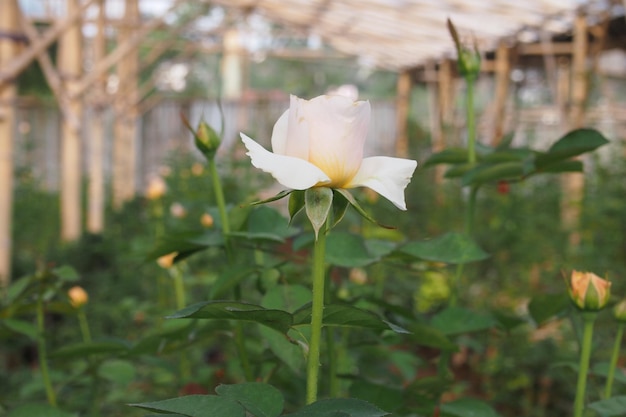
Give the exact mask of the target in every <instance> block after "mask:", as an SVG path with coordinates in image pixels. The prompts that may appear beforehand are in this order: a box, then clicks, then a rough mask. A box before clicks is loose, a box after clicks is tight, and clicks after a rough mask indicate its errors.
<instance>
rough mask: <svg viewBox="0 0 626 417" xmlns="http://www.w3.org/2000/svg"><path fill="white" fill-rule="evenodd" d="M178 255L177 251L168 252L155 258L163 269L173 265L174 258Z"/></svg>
mask: <svg viewBox="0 0 626 417" xmlns="http://www.w3.org/2000/svg"><path fill="white" fill-rule="evenodd" d="M176 256H178V252H172V253H168V254H167V255H163V256H161V257H160V258H159V259H157V264H159V266H160V267H161V268H163V269H169V268H171V267H172V265H174V259H175V258H176Z"/></svg>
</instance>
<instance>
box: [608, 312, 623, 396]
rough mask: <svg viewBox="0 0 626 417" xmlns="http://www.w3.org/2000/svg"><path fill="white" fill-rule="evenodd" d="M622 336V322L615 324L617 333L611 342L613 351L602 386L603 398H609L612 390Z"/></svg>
mask: <svg viewBox="0 0 626 417" xmlns="http://www.w3.org/2000/svg"><path fill="white" fill-rule="evenodd" d="M622 336H624V324H623V323H619V324H618V325H617V334H616V335H615V343H614V344H613V353H612V354H611V364H610V366H609V373H608V375H607V377H606V386H605V387H604V398H605V399H608V398H611V394H612V391H613V378H614V377H615V368H617V360H618V359H619V351H620V347H621V346H622Z"/></svg>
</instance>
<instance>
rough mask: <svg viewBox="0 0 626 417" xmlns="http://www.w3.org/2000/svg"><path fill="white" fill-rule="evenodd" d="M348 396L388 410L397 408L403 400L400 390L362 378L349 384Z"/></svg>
mask: <svg viewBox="0 0 626 417" xmlns="http://www.w3.org/2000/svg"><path fill="white" fill-rule="evenodd" d="M350 397H351V398H358V399H361V400H366V401H369V402H371V403H372V404H374V405H375V406H376V407H380V408H381V409H383V410H388V411H395V410H397V409H398V408H400V407H401V406H402V403H403V402H404V401H403V391H402V390H400V389H397V388H392V387H390V386H389V385H382V384H374V383H372V382H369V381H364V380H356V381H354V382H353V383H352V385H350Z"/></svg>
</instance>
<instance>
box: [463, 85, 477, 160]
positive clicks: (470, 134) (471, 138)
mask: <svg viewBox="0 0 626 417" xmlns="http://www.w3.org/2000/svg"><path fill="white" fill-rule="evenodd" d="M474 81H476V77H473V76H467V77H465V84H466V86H467V91H466V94H465V110H466V112H467V148H468V154H467V162H469V163H470V164H475V163H476V117H475V115H474Z"/></svg>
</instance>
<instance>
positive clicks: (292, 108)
mask: <svg viewBox="0 0 626 417" xmlns="http://www.w3.org/2000/svg"><path fill="white" fill-rule="evenodd" d="M306 102H307V101H306V100H303V99H301V98H298V97H296V96H294V95H292V96H291V97H290V101H289V110H287V112H288V116H287V117H288V126H287V140H286V142H285V152H284V153H283V155H289V156H295V157H296V158H300V159H304V160H305V161H310V159H309V148H310V144H311V138H310V126H311V124H312V123H316V121H315V120H309V119H308V118H306V117H305V113H304V103H306Z"/></svg>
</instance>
